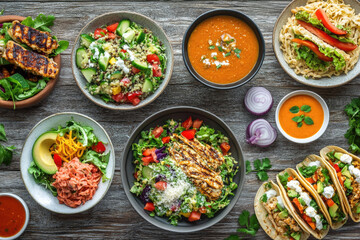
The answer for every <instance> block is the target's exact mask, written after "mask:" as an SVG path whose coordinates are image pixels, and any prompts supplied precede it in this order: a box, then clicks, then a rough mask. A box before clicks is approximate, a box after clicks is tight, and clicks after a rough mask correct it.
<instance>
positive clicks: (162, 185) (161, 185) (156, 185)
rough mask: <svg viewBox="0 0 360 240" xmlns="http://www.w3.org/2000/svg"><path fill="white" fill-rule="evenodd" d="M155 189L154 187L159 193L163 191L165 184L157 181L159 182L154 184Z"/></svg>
mask: <svg viewBox="0 0 360 240" xmlns="http://www.w3.org/2000/svg"><path fill="white" fill-rule="evenodd" d="M155 187H156V189H158V190H160V191H164V190H165V189H166V187H167V182H164V181H159V182H157V183H155Z"/></svg>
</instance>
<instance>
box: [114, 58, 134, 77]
mask: <svg viewBox="0 0 360 240" xmlns="http://www.w3.org/2000/svg"><path fill="white" fill-rule="evenodd" d="M114 65H115V66H118V67H120V68H121V69H122V70H123V71H124V73H126V74H127V73H129V71H130V69H129V68H128V67H126V65H125V62H124V61H123V60H122V59H121V58H119V57H118V58H116V62H115V64H114Z"/></svg>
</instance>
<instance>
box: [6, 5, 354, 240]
mask: <svg viewBox="0 0 360 240" xmlns="http://www.w3.org/2000/svg"><path fill="white" fill-rule="evenodd" d="M288 3H289V1H287V0H284V1H283V0H277V1H271V0H267V1H260V0H247V1H195V2H192V1H171V2H141V1H122V2H120V1H99V2H96V1H86V0H84V1H62V2H58V1H50V0H47V1H41V2H39V1H30V0H29V1H0V8H5V9H6V11H5V14H16V15H23V16H28V15H31V16H37V15H38V14H39V13H45V14H53V15H55V16H56V22H55V26H54V27H53V28H52V29H53V32H54V34H55V35H56V36H57V37H58V38H59V39H64V40H68V41H69V42H70V47H69V49H68V50H66V51H65V52H64V53H63V54H62V69H61V74H60V80H59V82H58V84H57V86H56V88H55V90H54V91H53V93H52V94H51V96H49V97H48V98H47V99H45V100H44V101H43V102H41V103H40V104H39V105H37V106H35V107H32V108H29V109H23V110H16V111H12V110H6V109H0V123H3V124H4V125H5V128H6V131H7V134H8V139H9V142H8V144H11V145H15V146H16V147H17V150H16V155H15V156H14V159H13V161H12V163H11V165H10V166H0V182H1V185H0V192H13V193H16V194H18V195H20V196H21V197H22V198H24V200H25V201H26V202H27V203H28V205H29V208H30V211H31V220H30V224H29V226H28V228H27V230H26V232H25V233H24V234H23V235H22V239H47V238H50V237H53V238H54V237H55V238H57V239H69V238H76V239H110V238H113V239H224V238H226V237H227V236H229V235H230V234H236V229H237V228H238V224H237V218H238V216H239V214H240V212H241V211H242V210H244V209H249V210H250V211H251V212H253V198H254V196H255V193H256V191H257V189H258V187H259V186H260V184H261V183H260V182H259V181H258V180H257V179H256V176H255V174H250V175H247V176H246V182H245V185H244V190H243V193H242V195H241V198H240V200H239V201H238V202H237V205H236V206H235V207H234V209H233V211H232V212H231V213H230V214H229V215H228V216H227V217H226V218H225V219H223V220H222V221H221V222H219V223H218V224H216V225H215V226H213V227H212V228H210V229H207V230H204V231H201V232H198V233H191V234H176V233H170V232H166V231H163V230H160V229H158V228H156V227H153V226H152V225H150V224H149V223H147V222H145V220H143V219H142V218H141V217H140V216H139V215H138V214H137V213H136V212H135V211H134V210H133V208H132V207H131V205H130V203H129V201H128V200H127V198H126V196H125V193H124V191H123V188H122V185H121V178H120V168H119V166H120V162H121V157H122V153H123V150H124V147H125V143H126V141H127V139H128V137H129V134H131V132H132V131H133V130H134V128H135V127H136V126H137V125H138V124H139V123H140V122H141V121H142V120H144V119H145V118H146V117H148V116H149V115H151V114H153V113H155V112H157V111H159V110H162V109H165V108H167V107H171V106H180V105H189V106H196V107H200V108H203V109H206V110H208V111H210V112H212V113H215V114H216V115H217V116H219V117H220V118H222V119H223V120H224V121H225V122H226V123H227V124H229V126H230V128H231V129H232V130H233V131H234V132H235V134H236V136H237V138H238V140H239V141H240V143H241V145H242V148H243V151H244V156H245V159H248V160H251V161H253V160H255V159H257V158H263V157H268V158H270V159H271V161H272V164H273V168H272V170H271V171H270V174H269V176H270V178H271V179H273V180H274V179H275V175H276V173H278V172H279V171H281V170H282V169H284V168H286V167H295V165H296V163H298V162H299V161H301V160H302V159H304V158H305V156H306V155H308V154H312V153H315V154H318V153H319V150H320V149H321V148H322V147H324V146H326V145H330V144H334V145H338V146H341V147H344V148H347V143H346V139H344V137H343V135H344V133H345V132H346V129H347V126H348V122H347V118H346V116H345V114H344V112H343V109H344V106H345V105H346V104H347V103H348V102H350V100H351V98H353V97H357V96H358V95H359V89H360V81H359V80H360V79H359V77H358V78H356V79H355V80H354V81H352V82H351V83H349V84H347V85H345V86H342V87H339V88H336V89H326V90H325V89H315V88H310V87H306V86H304V85H301V84H300V83H297V82H295V81H294V80H292V79H291V78H290V77H289V76H288V75H287V74H286V73H285V72H284V71H283V70H282V68H281V67H280V65H279V64H278V62H277V61H276V58H275V56H274V53H273V50H272V43H271V36H272V30H273V26H274V23H275V21H276V19H277V17H278V16H279V14H280V13H281V11H282V9H283V8H284V7H285V6H286V5H287V4H288ZM216 8H231V9H236V10H239V11H241V12H243V13H245V14H247V15H248V16H249V17H251V18H252V19H253V20H254V21H255V22H256V23H257V24H258V25H259V27H260V29H261V31H262V32H263V35H264V38H265V42H266V57H265V61H264V64H263V66H262V68H261V70H260V71H259V73H258V74H257V76H256V77H255V79H254V80H253V81H251V82H250V83H248V84H246V85H245V86H243V87H241V88H237V89H233V90H227V91H220V90H214V89H211V88H208V87H206V86H204V85H202V84H200V83H199V82H197V81H196V80H195V79H194V78H192V77H191V75H190V74H189V73H188V71H187V70H186V68H185V65H184V63H183V61H182V55H181V53H182V50H181V42H182V38H183V34H184V33H185V31H186V29H187V27H188V26H189V24H190V23H191V22H192V21H193V20H194V19H195V18H196V17H197V16H198V15H200V14H201V13H204V12H206V11H208V10H212V9H216ZM120 10H128V11H136V12H139V13H141V14H144V15H146V16H149V17H150V18H152V19H154V20H155V21H157V22H158V23H159V24H160V25H161V26H162V27H163V28H164V30H165V32H166V33H167V35H168V37H169V38H170V41H171V43H172V45H173V49H174V54H175V67H174V72H173V76H172V79H171V81H170V83H169V85H168V87H167V89H166V90H165V91H164V93H163V94H162V95H161V96H160V97H159V98H158V99H157V100H156V101H155V102H153V103H152V104H150V105H148V106H146V107H144V108H142V109H140V110H137V111H130V112H116V111H110V110H106V109H103V108H100V107H98V106H96V105H94V104H93V103H92V102H90V101H89V100H88V99H87V98H86V97H85V96H84V95H83V94H82V93H81V91H80V90H79V89H78V87H77V85H76V84H75V81H74V79H73V76H72V72H71V67H70V52H71V49H72V46H73V44H74V40H75V37H76V35H77V34H78V32H79V31H80V29H81V28H82V27H83V26H84V25H85V24H86V23H87V22H88V21H89V20H90V19H92V18H94V17H95V16H98V15H100V14H103V13H106V12H111V11H120ZM252 86H264V87H266V88H267V89H268V90H270V91H271V93H272V94H273V96H274V100H275V103H274V106H276V105H277V103H278V102H279V101H280V99H281V98H282V97H283V96H284V95H286V94H287V93H289V92H291V91H294V90H298V89H308V90H312V91H315V92H316V93H318V94H320V95H321V96H322V97H323V98H324V99H325V101H326V102H327V104H328V106H329V108H330V110H331V113H330V124H329V127H328V129H327V131H326V132H325V134H324V135H323V136H322V137H321V138H320V139H319V140H318V141H316V142H315V143H312V144H307V145H298V144H293V143H290V142H288V141H287V140H286V139H285V138H284V137H283V136H281V135H279V137H278V139H277V141H276V143H275V144H274V145H273V146H271V147H268V148H264V149H260V148H256V147H253V146H249V145H247V144H246V143H245V140H244V139H245V129H246V126H247V124H248V123H249V122H251V121H252V120H254V119H255V117H254V116H251V115H250V114H249V113H248V112H247V111H246V110H245V109H244V106H243V97H244V94H245V92H246V91H247V90H248V89H249V88H250V87H252ZM69 111H73V112H79V113H82V114H86V115H88V116H90V117H92V118H94V119H95V120H97V121H98V122H99V123H100V124H101V125H102V126H103V127H104V128H105V129H106V130H107V132H108V133H110V135H111V139H112V141H113V144H114V146H115V151H116V156H117V159H116V166H117V167H116V173H115V177H114V180H113V183H112V186H111V188H110V190H109V192H108V193H107V195H106V196H105V198H104V199H103V200H102V201H101V202H100V203H99V204H98V205H97V206H95V207H94V208H93V209H91V210H89V211H87V212H85V213H82V214H78V215H75V216H64V215H59V214H54V213H51V212H49V211H47V210H45V209H43V208H42V207H40V206H39V205H38V204H37V203H36V202H35V201H34V200H33V199H32V198H31V197H30V195H29V194H28V192H27V190H26V189H25V187H24V184H23V182H22V180H21V175H20V171H19V160H20V154H21V148H22V145H23V143H24V141H25V138H26V136H27V134H28V133H29V131H30V130H31V128H32V127H33V126H34V125H35V124H36V123H37V122H39V121H40V120H41V119H43V118H45V117H47V116H49V115H50V114H53V113H57V112H69ZM274 112H275V107H274V108H273V109H272V110H271V112H270V113H269V114H268V115H267V116H265V118H266V119H267V120H269V121H270V122H271V123H272V124H273V125H275V120H274ZM105 116H106V117H105ZM359 232H360V224H355V223H352V222H351V221H349V223H347V224H346V225H345V226H344V227H343V228H341V229H339V230H336V231H332V230H331V231H330V232H329V235H328V236H327V237H326V239H360V236H359V235H358V234H357V233H359ZM241 236H242V237H244V238H245V239H247V238H248V237H247V236H245V235H241ZM256 239H268V237H267V235H266V234H265V233H264V232H263V231H262V230H260V231H259V232H258V234H257V235H256Z"/></svg>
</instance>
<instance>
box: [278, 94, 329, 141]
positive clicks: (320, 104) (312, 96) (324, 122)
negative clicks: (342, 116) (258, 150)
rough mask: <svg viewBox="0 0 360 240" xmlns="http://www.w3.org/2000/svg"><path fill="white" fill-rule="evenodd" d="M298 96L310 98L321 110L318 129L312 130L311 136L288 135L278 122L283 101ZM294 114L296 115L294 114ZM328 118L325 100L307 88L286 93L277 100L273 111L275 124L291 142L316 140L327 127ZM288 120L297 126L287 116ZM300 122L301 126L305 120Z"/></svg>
mask: <svg viewBox="0 0 360 240" xmlns="http://www.w3.org/2000/svg"><path fill="white" fill-rule="evenodd" d="M299 96H304V97H305V98H308V99H311V100H312V101H313V102H314V104H315V105H316V106H318V109H322V111H323V120H322V124H320V125H319V124H318V130H317V131H316V132H314V133H313V134H312V135H311V136H307V137H294V136H292V135H290V134H289V133H288V132H286V131H285V130H284V127H283V126H282V125H281V123H280V122H281V120H280V111H281V109H282V107H283V106H284V105H285V103H286V102H287V101H288V100H289V99H291V98H293V97H299ZM304 104H307V103H302V105H304ZM310 106H311V105H310ZM316 106H315V107H316ZM299 107H301V106H299ZM286 111H287V110H286ZM288 111H289V112H290V109H288ZM300 111H302V110H300ZM311 111H313V112H314V111H315V110H314V109H311ZM311 111H310V112H311ZM299 114H302V113H298V115H299ZM303 114H304V115H305V116H306V115H307V114H308V113H306V112H304V113H303ZM290 115H291V114H290ZM308 115H310V114H308ZM291 116H292V115H291ZM294 116H296V115H295V114H294ZM329 118H330V117H329V108H328V106H327V104H326V102H325V100H324V99H323V98H322V97H320V96H319V95H318V94H316V93H314V92H312V91H307V90H297V91H294V92H291V93H289V94H287V95H286V96H285V97H283V98H282V99H281V101H280V102H279V104H278V106H277V107H276V113H275V121H276V126H277V128H278V129H279V131H280V132H281V134H282V135H283V136H284V137H285V138H287V139H288V140H290V141H291V142H294V143H300V144H306V143H310V142H313V141H315V140H317V139H318V138H320V137H321V136H322V135H323V134H324V132H325V131H326V128H327V126H328V124H329ZM288 121H289V122H291V123H294V124H295V125H294V127H295V128H296V127H297V126H296V124H298V123H296V122H294V120H292V119H291V117H289V120H288ZM314 122H316V120H314ZM302 124H303V126H305V125H306V123H305V122H303V123H302ZM314 125H315V124H314ZM299 130H301V127H299ZM302 131H304V130H302Z"/></svg>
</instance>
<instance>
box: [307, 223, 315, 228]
mask: <svg viewBox="0 0 360 240" xmlns="http://www.w3.org/2000/svg"><path fill="white" fill-rule="evenodd" d="M307 223H308V224H309V226H310V227H311V228H312V229H313V230H315V229H316V224H315V223H314V222H307Z"/></svg>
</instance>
